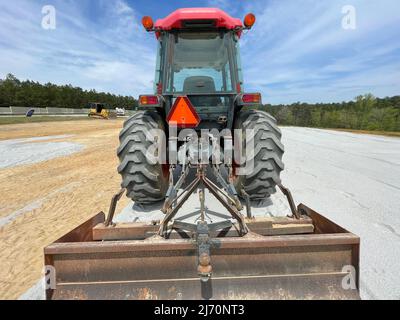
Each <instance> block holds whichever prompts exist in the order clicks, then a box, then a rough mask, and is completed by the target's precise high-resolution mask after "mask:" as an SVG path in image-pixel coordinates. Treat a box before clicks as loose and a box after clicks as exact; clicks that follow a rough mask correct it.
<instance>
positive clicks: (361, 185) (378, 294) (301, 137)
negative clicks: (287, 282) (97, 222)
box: [20, 127, 400, 299]
mask: <svg viewBox="0 0 400 320" xmlns="http://www.w3.org/2000/svg"><path fill="white" fill-rule="evenodd" d="M282 131H283V142H284V144H285V146H286V154H285V163H286V170H285V172H284V173H283V183H284V184H285V185H286V186H287V187H289V188H290V189H291V191H292V193H293V195H294V198H295V201H297V202H302V203H304V204H306V205H308V206H309V207H311V208H313V209H314V210H316V211H318V212H320V213H321V214H323V215H325V216H326V217H328V218H330V219H332V220H333V221H335V222H336V223H338V224H339V225H341V226H343V227H344V228H346V229H348V230H350V231H351V232H354V233H356V234H357V235H359V236H360V237H361V241H362V246H361V295H362V298H363V299H400V277H399V276H398V269H399V267H400V262H399V261H400V215H399V214H398V213H399V210H398V207H399V204H400V192H399V190H400V139H398V138H389V137H381V136H373V135H358V134H353V133H345V132H336V131H329V130H317V129H306V128H294V127H293V128H292V127H286V128H283V129H282ZM207 198H208V201H207V206H208V208H209V209H210V210H209V214H210V217H211V218H212V219H213V217H215V213H221V212H223V210H222V209H221V207H220V206H219V204H218V203H217V201H216V200H215V199H213V198H212V196H211V195H207ZM271 200H272V202H273V207H270V206H269V205H270V204H271V202H269V201H266V202H264V203H260V204H258V206H257V207H255V208H254V213H255V214H256V215H283V214H287V213H289V208H288V207H287V205H286V203H285V201H284V199H283V197H282V196H281V195H279V194H277V195H274V196H273V197H272V199H271ZM158 208H159V207H157V206H154V207H153V208H146V209H143V208H140V207H137V206H133V204H132V203H130V204H129V205H128V206H127V207H126V208H125V209H123V210H122V212H121V214H120V215H118V216H117V220H118V221H127V220H129V221H144V220H152V219H158V218H159V217H160V215H159V213H158V211H157V210H158ZM193 208H194V210H198V202H197V196H195V195H194V196H192V197H191V198H190V200H189V202H188V203H187V204H186V209H191V211H193ZM183 211H185V208H183V209H182V212H183ZM42 292H43V291H42V289H41V282H38V283H37V284H36V286H34V287H32V288H31V289H30V290H29V291H28V292H27V293H25V294H24V295H22V296H21V297H20V298H21V299H39V298H42V297H43V295H42Z"/></svg>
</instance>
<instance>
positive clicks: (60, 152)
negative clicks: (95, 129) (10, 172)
mask: <svg viewBox="0 0 400 320" xmlns="http://www.w3.org/2000/svg"><path fill="white" fill-rule="evenodd" d="M70 137H72V136H71V135H69V136H68V135H64V136H47V137H41V138H29V139H14V140H4V141H0V154H1V157H0V169H5V168H11V167H15V166H20V165H27V164H34V163H38V162H41V161H46V160H50V159H54V158H57V157H63V156H67V155H69V154H71V153H74V152H78V151H80V150H82V149H83V146H82V145H79V144H77V143H71V142H62V141H56V142H54V141H52V142H47V140H57V139H65V138H70Z"/></svg>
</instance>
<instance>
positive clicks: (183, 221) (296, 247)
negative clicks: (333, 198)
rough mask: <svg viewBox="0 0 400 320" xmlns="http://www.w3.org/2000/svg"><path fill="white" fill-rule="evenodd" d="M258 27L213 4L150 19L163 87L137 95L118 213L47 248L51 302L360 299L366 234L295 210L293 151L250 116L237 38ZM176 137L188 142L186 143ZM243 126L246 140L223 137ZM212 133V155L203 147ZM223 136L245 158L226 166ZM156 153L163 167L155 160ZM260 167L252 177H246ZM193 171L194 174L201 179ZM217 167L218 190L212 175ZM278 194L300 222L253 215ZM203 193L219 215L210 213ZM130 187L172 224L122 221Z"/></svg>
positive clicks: (257, 116)
mask: <svg viewBox="0 0 400 320" xmlns="http://www.w3.org/2000/svg"><path fill="white" fill-rule="evenodd" d="M254 22H255V17H254V15H252V14H249V15H247V16H246V18H245V20H244V24H242V22H241V21H240V20H238V19H234V18H232V17H230V16H229V15H227V14H226V13H224V12H223V11H221V10H218V9H205V8H203V9H181V10H177V11H175V12H174V13H172V14H171V15H169V16H168V17H166V18H165V19H161V20H158V21H157V22H156V23H155V24H154V23H153V21H152V19H151V18H149V17H145V18H144V19H143V25H144V26H145V28H146V30H147V31H149V32H154V33H155V35H156V38H157V40H158V52H157V66H156V79H155V86H154V91H155V92H154V94H152V95H143V96H141V97H140V101H139V103H140V108H141V109H142V110H141V111H139V112H137V113H136V114H135V115H134V116H133V117H131V118H130V119H129V120H127V121H126V123H125V125H124V128H123V130H122V132H121V134H120V139H121V146H120V147H119V150H118V156H119V158H120V161H121V164H120V166H119V173H120V174H121V175H122V178H123V182H122V189H121V191H120V192H119V193H117V194H116V195H115V196H114V197H113V199H112V201H111V205H110V210H109V212H108V215H107V216H106V215H105V214H104V213H103V212H100V213H98V214H97V215H95V216H93V217H92V218H91V219H89V220H87V221H86V222H84V223H83V224H82V225H81V226H79V227H77V228H76V229H74V230H73V231H71V232H69V233H68V234H66V235H65V236H64V237H62V238H61V239H59V240H58V241H56V242H55V243H53V244H51V245H49V246H48V247H46V248H45V264H46V281H47V282H46V284H48V285H49V286H48V287H47V288H46V289H47V290H46V293H47V298H48V299H221V300H226V299H236V300H242V299H358V298H359V292H358V288H359V275H358V271H359V248H360V239H359V238H358V237H357V236H356V235H353V234H351V233H349V232H348V231H346V230H345V229H343V228H341V227H340V226H338V225H336V224H335V223H333V222H331V221H329V220H328V219H326V218H325V217H323V216H321V215H320V214H318V213H317V212H315V211H313V210H312V209H310V208H308V207H307V206H305V205H303V204H300V205H299V206H297V207H296V206H295V205H294V202H293V199H292V197H291V194H290V192H289V190H288V189H286V188H285V187H283V186H282V184H281V183H280V173H281V171H282V170H283V167H284V166H283V163H282V155H283V151H284V148H283V145H282V143H281V132H280V130H279V129H278V127H277V123H276V121H275V119H274V118H273V117H271V116H270V115H269V114H268V113H266V112H262V111H257V110H252V108H254V107H258V106H260V105H261V95H260V94H253V93H245V92H244V91H243V79H242V70H241V64H240V55H239V45H238V42H239V39H240V37H241V36H242V34H243V31H244V30H247V29H250V28H251V27H252V26H253V24H254ZM246 109H248V110H246ZM173 129H176V131H178V130H179V131H180V133H184V132H185V130H189V129H190V132H191V133H190V135H186V134H183V135H182V136H183V137H184V139H179V136H178V132H176V134H175V133H174V132H173ZM232 129H238V130H235V131H239V132H243V133H244V135H243V136H242V138H240V137H238V136H236V135H231V136H230V135H229V134H222V136H223V137H224V139H220V140H219V141H218V139H216V137H218V132H231V131H232ZM170 131H171V132H170ZM204 131H206V132H207V135H204V136H205V140H206V142H207V143H206V144H205V146H204V147H203V144H200V145H199V144H197V145H196V144H194V143H193V142H194V141H195V140H196V139H195V137H198V136H201V137H203V133H204ZM216 132H217V133H216ZM160 133H161V134H160ZM249 133H250V134H249ZM219 137H221V135H219ZM160 140H165V141H164V142H166V141H168V147H167V143H165V144H163V143H159V142H160ZM210 140H211V142H212V143H211V145H212V148H211V149H210V145H207V144H208V143H209V142H210ZM215 140H217V144H218V143H219V142H221V141H222V142H221V144H223V146H222V147H223V148H222V149H223V153H224V155H226V154H227V150H232V146H239V149H242V150H241V152H240V154H244V155H245V157H244V158H245V161H244V162H242V161H236V158H235V161H233V160H232V158H229V157H228V158H227V159H225V157H224V161H218V159H219V160H221V157H220V156H221V155H222V153H221V154H218V153H217V152H214V151H215V149H214V144H213V143H214V142H215ZM161 142H162V141H161ZM202 142H203V141H202ZM248 142H250V146H251V145H254V148H251V147H249V148H248V145H249V143H248ZM164 146H165V147H164ZM168 149H169V150H168ZM171 149H172V151H176V152H177V155H176V152H175V153H174V152H171ZM149 150H152V152H150V155H151V156H155V158H157V156H161V158H162V156H163V155H164V158H165V159H164V160H165V161H154V159H153V158H152V157H149ZM210 150H211V151H210ZM167 151H168V157H167V156H166V155H165V154H166V153H167ZM204 151H207V152H204ZM196 153H197V154H199V153H201V154H202V155H203V154H206V157H205V160H206V161H199V157H197V158H196V157H195V156H196ZM174 154H175V155H176V158H177V159H173V158H174V156H173V155H174ZM201 158H202V160H203V157H201ZM210 158H212V160H217V161H211V162H210V161H209V160H210ZM175 160H177V161H175ZM225 160H227V161H225ZM249 162H250V163H252V166H250V167H252V169H251V170H250V171H249V172H247V173H243V172H242V169H243V168H246V167H247V164H248V163H249ZM191 169H195V170H197V173H196V175H195V176H194V178H193V179H189V177H190V175H189V170H191ZM210 171H211V172H212V173H213V177H214V178H216V180H217V181H215V179H214V181H212V179H209V178H208V177H207V173H209V172H210ZM177 172H178V173H179V172H180V174H178V178H177V177H176V176H177ZM185 183H186V184H185ZM276 187H279V189H280V190H281V191H282V192H283V193H284V194H285V196H286V197H287V200H288V203H289V206H290V211H291V213H292V215H290V213H289V212H283V214H284V215H287V214H289V215H287V216H286V217H266V216H258V217H253V215H252V213H251V211H252V207H251V200H257V199H264V198H267V197H269V196H270V195H271V194H272V193H274V192H275V191H276ZM205 189H208V190H209V191H210V193H211V194H212V196H214V197H215V198H216V200H218V205H220V209H221V207H222V210H220V211H218V212H217V210H219V209H218V208H216V207H214V206H212V207H211V204H209V205H208V206H207V207H206V205H205V198H206V194H205ZM195 191H198V192H197V193H198V197H199V203H200V205H199V207H197V205H194V206H193V207H190V205H189V206H188V207H189V208H187V207H186V210H182V211H185V212H184V215H181V216H177V212H178V211H179V210H180V209H181V208H182V206H183V204H184V203H185V202H186V201H187V200H189V196H190V195H192V194H193V193H194V192H195ZM124 192H127V195H128V197H130V198H131V199H132V200H133V201H134V202H136V203H139V204H149V203H154V202H158V201H162V200H164V206H163V208H162V212H163V213H164V215H163V214H161V213H159V215H158V216H157V219H160V220H156V221H151V222H150V221H135V222H131V221H129V222H126V221H125V222H121V221H120V222H114V220H113V217H114V213H115V210H116V206H117V202H118V200H119V199H120V198H121V197H122V195H123V194H124ZM207 198H208V195H207ZM243 199H244V200H246V201H245V205H242V200H243ZM186 204H188V203H187V202H186ZM214 204H217V203H214ZM221 204H222V205H223V206H221ZM154 207H156V206H154ZM244 207H246V211H247V217H245V216H244V215H243V214H242V213H241V211H242V210H243V209H244ZM192 209H193V210H192ZM197 209H200V210H197ZM213 210H214V211H213ZM285 211H286V210H285ZM287 211H289V208H288V210H287ZM227 212H229V213H230V216H229V215H226V213H227ZM193 219H196V220H195V221H193Z"/></svg>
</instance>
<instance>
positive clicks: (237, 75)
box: [140, 8, 261, 129]
mask: <svg viewBox="0 0 400 320" xmlns="http://www.w3.org/2000/svg"><path fill="white" fill-rule="evenodd" d="M142 22H143V26H144V27H145V29H146V30H147V31H153V32H155V34H156V37H157V39H158V53H157V65H156V75H155V81H154V83H155V86H154V91H155V94H156V95H157V98H156V99H154V100H156V105H157V106H158V107H160V108H161V109H164V110H165V112H166V114H167V115H168V113H169V112H170V111H171V109H172V107H173V105H174V103H175V102H176V99H177V98H178V97H183V96H184V97H188V99H189V101H190V102H191V104H192V106H193V107H194V109H195V110H196V112H197V113H198V115H199V117H200V119H201V121H200V124H199V126H197V129H203V128H215V127H216V124H217V126H219V127H220V128H226V127H228V128H232V126H233V118H234V112H235V111H238V110H237V109H238V108H240V107H242V106H243V101H242V100H243V99H242V97H243V92H242V84H243V77H242V68H241V61H240V52H239V39H240V37H241V35H242V33H243V30H245V29H250V28H251V27H252V26H253V24H254V22H255V18H254V15H252V14H249V15H247V16H246V18H245V22H244V24H243V23H242V22H241V21H240V20H239V19H235V18H232V17H231V16H229V15H228V14H226V13H225V12H223V11H222V10H219V9H214V8H194V9H180V10H177V11H175V12H173V13H172V14H170V15H169V16H168V17H166V18H165V19H160V20H158V21H157V22H156V23H155V24H154V23H153V21H152V19H151V18H150V17H144V18H143V21H142ZM257 97H260V95H257ZM144 100H147V101H148V100H149V99H140V105H141V106H143V107H147V105H146V103H144V104H143V103H142V102H143V101H144ZM260 100H261V99H259V100H257V101H256V103H260V102H261V101H260Z"/></svg>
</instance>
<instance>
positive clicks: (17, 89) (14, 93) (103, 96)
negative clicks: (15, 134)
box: [0, 74, 137, 110]
mask: <svg viewBox="0 0 400 320" xmlns="http://www.w3.org/2000/svg"><path fill="white" fill-rule="evenodd" d="M91 102H99V103H104V104H105V105H106V106H107V107H108V108H116V107H119V108H126V109H130V110H133V109H136V108H137V100H136V99H134V98H133V97H129V96H121V95H114V94H110V93H104V92H97V91H96V90H83V89H82V88H79V87H73V86H72V85H63V86H59V85H55V84H51V83H47V84H40V83H39V82H34V81H30V80H26V81H20V80H18V79H17V78H16V77H15V76H14V75H12V74H8V75H7V76H6V78H5V79H0V106H4V107H8V106H19V107H28V108H39V107H50V108H73V109H81V108H87V107H88V106H89V103H91Z"/></svg>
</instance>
